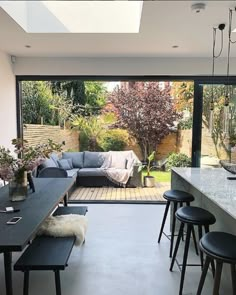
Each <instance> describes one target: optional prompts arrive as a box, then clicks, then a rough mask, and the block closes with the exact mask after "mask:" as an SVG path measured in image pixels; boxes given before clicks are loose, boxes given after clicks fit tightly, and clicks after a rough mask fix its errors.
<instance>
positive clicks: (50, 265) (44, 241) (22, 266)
mask: <svg viewBox="0 0 236 295" xmlns="http://www.w3.org/2000/svg"><path fill="white" fill-rule="evenodd" d="M74 243H75V237H63V238H54V237H48V236H40V237H37V238H35V239H34V241H33V243H32V244H31V245H30V246H29V247H28V248H27V249H26V251H25V252H24V253H23V254H22V256H21V257H20V258H19V259H18V261H17V262H16V263H15V265H14V270H20V271H23V272H24V287H23V294H24V295H28V293H29V272H30V270H53V271H54V273H55V285H56V294H57V295H61V283H60V270H64V269H65V268H66V266H67V261H68V259H69V257H70V253H71V251H72V248H73V246H74Z"/></svg>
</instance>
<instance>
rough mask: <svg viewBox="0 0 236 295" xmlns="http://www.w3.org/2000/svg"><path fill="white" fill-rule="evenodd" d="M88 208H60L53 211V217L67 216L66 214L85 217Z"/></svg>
mask: <svg viewBox="0 0 236 295" xmlns="http://www.w3.org/2000/svg"><path fill="white" fill-rule="evenodd" d="M87 212H88V207H86V206H61V207H58V208H57V209H56V211H54V213H53V215H54V216H56V215H67V214H79V215H86V213H87Z"/></svg>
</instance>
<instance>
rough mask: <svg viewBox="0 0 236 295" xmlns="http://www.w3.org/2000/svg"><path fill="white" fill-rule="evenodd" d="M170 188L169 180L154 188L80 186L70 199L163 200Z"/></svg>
mask: <svg viewBox="0 0 236 295" xmlns="http://www.w3.org/2000/svg"><path fill="white" fill-rule="evenodd" d="M168 189H170V183H169V182H159V183H157V184H156V187H154V188H147V187H137V188H114V187H98V188H97V187H79V188H77V189H76V190H75V191H74V192H73V194H72V195H71V197H70V200H80V201H83V200H84V201H106V200H107V201H163V200H164V199H163V197H162V195H163V192H164V191H166V190H168Z"/></svg>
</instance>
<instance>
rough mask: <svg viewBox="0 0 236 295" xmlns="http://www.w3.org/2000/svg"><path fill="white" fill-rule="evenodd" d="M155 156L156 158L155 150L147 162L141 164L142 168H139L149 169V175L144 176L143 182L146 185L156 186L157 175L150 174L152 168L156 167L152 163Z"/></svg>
mask: <svg viewBox="0 0 236 295" xmlns="http://www.w3.org/2000/svg"><path fill="white" fill-rule="evenodd" d="M154 158H155V152H152V153H151V154H150V155H149V156H148V158H147V160H148V162H147V164H145V165H142V166H140V169H139V170H142V169H144V168H146V169H147V175H146V176H144V177H143V184H144V186H146V187H154V186H155V177H154V176H151V175H150V172H151V169H152V168H153V167H154V166H152V165H151V163H152V161H153V160H154Z"/></svg>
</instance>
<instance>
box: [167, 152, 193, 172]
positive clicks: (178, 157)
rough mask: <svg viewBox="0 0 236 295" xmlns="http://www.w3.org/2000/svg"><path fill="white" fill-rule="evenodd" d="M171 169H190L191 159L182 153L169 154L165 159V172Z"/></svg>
mask: <svg viewBox="0 0 236 295" xmlns="http://www.w3.org/2000/svg"><path fill="white" fill-rule="evenodd" d="M172 167H191V159H190V158H189V157H188V156H187V155H185V154H182V153H178V154H177V153H171V154H170V155H169V156H168V158H167V163H166V170H167V171H170V170H171V168H172Z"/></svg>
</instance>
